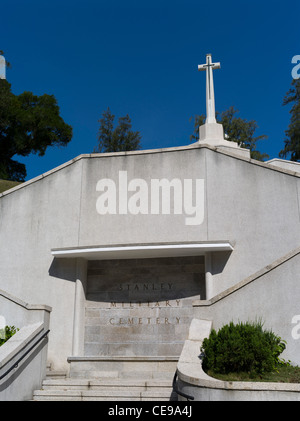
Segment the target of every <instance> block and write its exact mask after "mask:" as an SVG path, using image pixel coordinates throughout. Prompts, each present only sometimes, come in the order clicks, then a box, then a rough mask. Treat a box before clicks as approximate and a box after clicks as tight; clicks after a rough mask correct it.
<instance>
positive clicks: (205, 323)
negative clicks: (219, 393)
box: [177, 319, 300, 399]
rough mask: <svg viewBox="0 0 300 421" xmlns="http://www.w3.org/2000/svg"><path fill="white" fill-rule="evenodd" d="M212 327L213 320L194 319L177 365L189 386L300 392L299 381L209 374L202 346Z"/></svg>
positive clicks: (180, 376) (182, 379)
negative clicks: (248, 379)
mask: <svg viewBox="0 0 300 421" xmlns="http://www.w3.org/2000/svg"><path fill="white" fill-rule="evenodd" d="M211 328H212V321H209V320H198V319H193V320H192V323H191V325H190V331H189V337H188V339H187V340H186V341H185V344H184V347H183V350H182V353H181V355H180V358H179V361H178V365H177V374H178V379H180V380H181V381H182V382H184V383H186V384H188V385H189V386H195V387H196V388H206V389H207V388H209V389H223V390H232V391H237V390H239V391H269V392H272V391H274V392H278V391H282V392H299V393H300V384H299V383H279V382H276V383H274V382H238V381H223V380H218V379H215V378H213V377H210V376H208V375H207V374H206V373H205V372H204V371H203V369H202V363H201V359H200V347H201V345H202V342H203V339H204V338H205V337H208V336H209V333H210V330H211ZM299 399H300V395H299Z"/></svg>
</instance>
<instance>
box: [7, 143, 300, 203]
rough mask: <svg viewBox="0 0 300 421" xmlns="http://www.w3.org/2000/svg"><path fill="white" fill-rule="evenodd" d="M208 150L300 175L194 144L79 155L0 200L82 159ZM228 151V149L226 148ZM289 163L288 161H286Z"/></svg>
mask: <svg viewBox="0 0 300 421" xmlns="http://www.w3.org/2000/svg"><path fill="white" fill-rule="evenodd" d="M201 148H204V149H209V150H211V151H214V152H216V153H219V154H222V155H227V156H229V157H232V158H235V159H238V160H242V161H245V162H249V163H251V164H254V165H257V166H260V167H263V168H267V169H269V170H273V171H276V172H280V173H283V174H287V175H291V176H294V177H298V178H300V173H299V172H297V171H291V170H288V169H286V168H282V167H279V166H277V165H272V163H268V162H262V161H256V160H255V159H251V158H248V157H244V156H242V155H239V154H236V153H234V152H231V151H228V150H224V148H223V149H222V148H218V147H214V146H211V145H209V144H200V143H199V142H195V143H192V144H190V145H184V146H176V147H170V148H160V149H145V150H138V151H127V152H126V151H125V152H107V153H90V154H81V155H79V156H77V157H76V158H73V159H71V160H70V161H67V162H65V163H64V164H62V165H59V166H58V167H56V168H53V169H52V170H50V171H47V172H46V173H43V174H41V175H39V176H37V177H34V178H32V179H31V180H28V181H25V182H24V183H21V184H20V185H18V186H16V187H13V188H11V189H9V190H6V191H4V192H2V193H0V199H1V198H2V197H4V196H6V195H8V194H11V193H13V192H15V191H17V190H19V189H22V188H24V187H26V186H28V185H30V184H32V183H35V182H37V181H39V180H42V179H43V178H45V177H47V176H49V175H51V174H52V173H55V172H57V171H60V170H61V169H63V168H65V167H68V166H69V165H72V164H74V163H75V162H77V161H80V160H82V159H86V158H98V159H99V158H101V159H105V158H110V157H117V156H131V155H146V154H156V153H166V152H176V151H185V150H192V149H201ZM228 149H229V148H228ZM287 162H290V161H287ZM292 163H293V162H292Z"/></svg>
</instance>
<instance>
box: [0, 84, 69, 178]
mask: <svg viewBox="0 0 300 421" xmlns="http://www.w3.org/2000/svg"><path fill="white" fill-rule="evenodd" d="M71 138H72V127H71V126H69V125H67V124H66V123H65V122H64V121H63V119H62V118H61V117H60V115H59V107H58V105H57V102H56V99H55V97H54V96H53V95H47V94H44V95H41V96H36V95H34V94H33V93H32V92H23V93H22V94H20V95H14V94H13V93H12V92H11V85H10V83H8V82H7V81H6V80H5V79H0V178H2V179H4V180H12V181H24V180H25V177H26V168H25V165H24V164H21V163H19V162H17V161H16V160H14V159H13V157H14V156H15V155H19V156H28V155H29V154H30V153H34V154H38V155H39V156H43V155H44V154H45V152H46V149H47V147H48V146H65V145H67V143H68V142H69V141H70V140H71Z"/></svg>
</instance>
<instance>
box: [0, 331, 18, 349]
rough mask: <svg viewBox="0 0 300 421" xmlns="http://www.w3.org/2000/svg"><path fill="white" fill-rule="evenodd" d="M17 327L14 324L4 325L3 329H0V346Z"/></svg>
mask: <svg viewBox="0 0 300 421" xmlns="http://www.w3.org/2000/svg"><path fill="white" fill-rule="evenodd" d="M18 330H19V329H17V328H16V327H15V326H5V328H4V329H0V346H1V345H3V344H4V343H5V342H6V341H8V340H9V338H11V337H12V336H13V335H14V334H15V333H17V331H18Z"/></svg>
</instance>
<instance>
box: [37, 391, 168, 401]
mask: <svg viewBox="0 0 300 421" xmlns="http://www.w3.org/2000/svg"><path fill="white" fill-rule="evenodd" d="M171 396H172V388H169V389H167V388H166V389H164V390H153V391H147V390H146V391H139V390H124V389H123V390H107V389H106V390H36V391H35V392H34V394H33V400H34V401H93V400H98V401H113V400H114V401H170V400H171Z"/></svg>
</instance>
